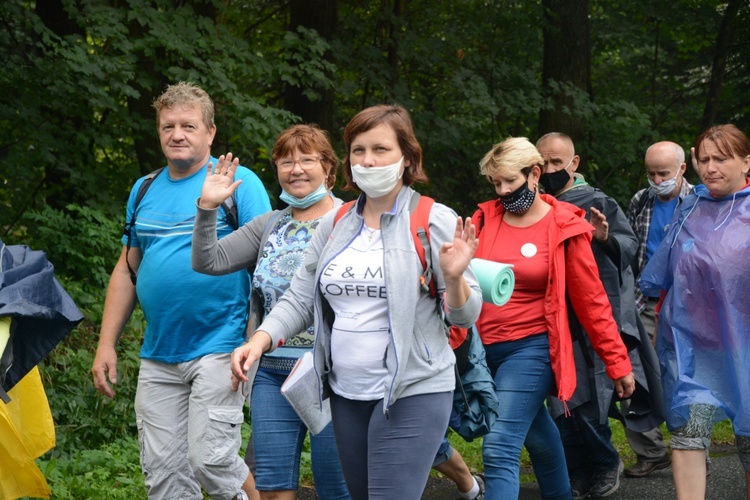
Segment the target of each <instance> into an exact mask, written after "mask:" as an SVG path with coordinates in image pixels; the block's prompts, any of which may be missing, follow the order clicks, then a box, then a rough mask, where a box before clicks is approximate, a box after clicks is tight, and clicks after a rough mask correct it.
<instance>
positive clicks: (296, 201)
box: [279, 182, 328, 208]
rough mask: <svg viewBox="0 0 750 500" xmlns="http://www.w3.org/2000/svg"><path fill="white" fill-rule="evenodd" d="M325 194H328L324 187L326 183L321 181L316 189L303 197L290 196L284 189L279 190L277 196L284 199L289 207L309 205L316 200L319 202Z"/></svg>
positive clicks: (305, 206)
mask: <svg viewBox="0 0 750 500" xmlns="http://www.w3.org/2000/svg"><path fill="white" fill-rule="evenodd" d="M326 196H328V189H326V183H325V182H321V183H320V186H318V189H316V190H315V191H313V192H312V193H310V194H308V195H307V196H305V197H304V198H297V197H296V196H292V195H291V194H289V193H287V192H286V190H284V189H282V190H281V196H279V198H281V199H282V200H284V202H285V203H286V204H287V205H289V206H290V207H294V208H307V207H311V206H313V205H315V204H316V203H317V202H319V201H320V200H322V199H323V198H325V197H326Z"/></svg>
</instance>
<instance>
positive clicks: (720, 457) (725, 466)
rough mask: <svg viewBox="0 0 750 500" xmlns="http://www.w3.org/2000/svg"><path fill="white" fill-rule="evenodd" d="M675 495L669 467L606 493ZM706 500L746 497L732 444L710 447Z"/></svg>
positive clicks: (428, 494)
mask: <svg viewBox="0 0 750 500" xmlns="http://www.w3.org/2000/svg"><path fill="white" fill-rule="evenodd" d="M297 498H298V499H299V500H314V499H317V498H318V497H317V495H316V494H315V490H314V489H312V488H300V491H299V492H298V495H297ZM457 498H458V493H457V492H456V488H455V486H454V485H453V483H452V482H451V481H449V480H448V479H445V478H440V479H436V478H430V480H429V482H428V484H427V488H426V489H425V493H424V495H423V496H422V500H455V499H457ZM518 498H519V500H538V499H540V498H541V496H540V495H539V488H538V486H537V484H536V483H525V484H523V485H521V492H520V495H519V497H518ZM672 498H675V491H674V483H673V481H672V469H671V468H668V469H663V470H660V471H656V472H654V473H653V474H651V475H650V476H648V477H646V478H641V479H630V478H626V477H624V476H620V488H619V489H618V490H617V492H615V493H614V494H612V495H611V496H609V497H607V499H608V500H652V499H653V500H668V499H672ZM706 499H708V500H746V497H745V474H744V471H743V469H742V465H741V464H740V461H739V459H738V458H737V450H736V448H735V447H734V446H720V447H712V448H711V466H710V474H709V476H708V484H707V487H706Z"/></svg>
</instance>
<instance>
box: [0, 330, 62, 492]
mask: <svg viewBox="0 0 750 500" xmlns="http://www.w3.org/2000/svg"><path fill="white" fill-rule="evenodd" d="M5 319H8V320H9V318H0V338H2V337H3V335H2V333H3V331H5V332H7V331H8V328H9V326H10V321H7V322H6V321H3V320H5ZM8 396H10V398H11V402H10V403H9V404H7V405H6V404H5V403H3V402H2V401H0V498H2V499H4V500H5V499H7V500H13V499H16V498H21V497H34V498H49V496H50V489H49V486H48V485H47V480H46V479H45V478H44V475H42V472H41V471H40V470H39V467H37V465H36V463H35V462H34V459H36V458H38V457H39V456H41V455H43V454H44V453H46V452H47V451H48V450H50V449H51V448H52V447H53V446H55V424H54V422H53V420H52V413H51V412H50V409H49V402H48V401H47V395H46V394H45V393H44V386H43V385H42V379H41V377H40V376H39V369H38V368H37V367H34V369H33V370H31V371H30V372H29V373H28V374H27V375H26V376H25V377H24V378H23V379H21V381H20V382H18V383H17V384H16V385H15V386H14V387H13V388H12V389H11V390H10V391H9V392H8Z"/></svg>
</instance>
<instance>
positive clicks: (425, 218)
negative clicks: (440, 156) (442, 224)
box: [409, 193, 437, 297]
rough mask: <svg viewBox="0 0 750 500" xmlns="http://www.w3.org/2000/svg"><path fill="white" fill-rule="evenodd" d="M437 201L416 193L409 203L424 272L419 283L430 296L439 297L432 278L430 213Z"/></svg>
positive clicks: (415, 239)
mask: <svg viewBox="0 0 750 500" xmlns="http://www.w3.org/2000/svg"><path fill="white" fill-rule="evenodd" d="M434 204H435V200H433V199H432V198H430V197H429V196H422V195H420V194H419V193H414V195H412V197H411V202H410V203H409V213H410V218H409V227H410V229H411V237H412V239H413V240H414V249H415V250H416V251H417V256H419V261H420V262H421V263H422V269H423V270H424V271H423V273H422V276H421V277H420V278H419V281H420V283H421V285H422V288H424V289H425V290H427V289H429V291H430V295H432V296H433V297H436V296H437V287H436V286H435V280H434V279H433V277H432V253H431V252H430V211H431V210H432V205H434Z"/></svg>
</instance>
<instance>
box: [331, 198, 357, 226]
mask: <svg viewBox="0 0 750 500" xmlns="http://www.w3.org/2000/svg"><path fill="white" fill-rule="evenodd" d="M355 201H357V200H352V201H347V202H346V203H344V204H343V205H341V206H340V207H339V210H338V212H336V217H334V219H333V226H334V227H336V223H338V221H339V220H341V218H342V217H343V216H344V215H346V212H348V211H349V209H350V208H352V205H354V202H355Z"/></svg>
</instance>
